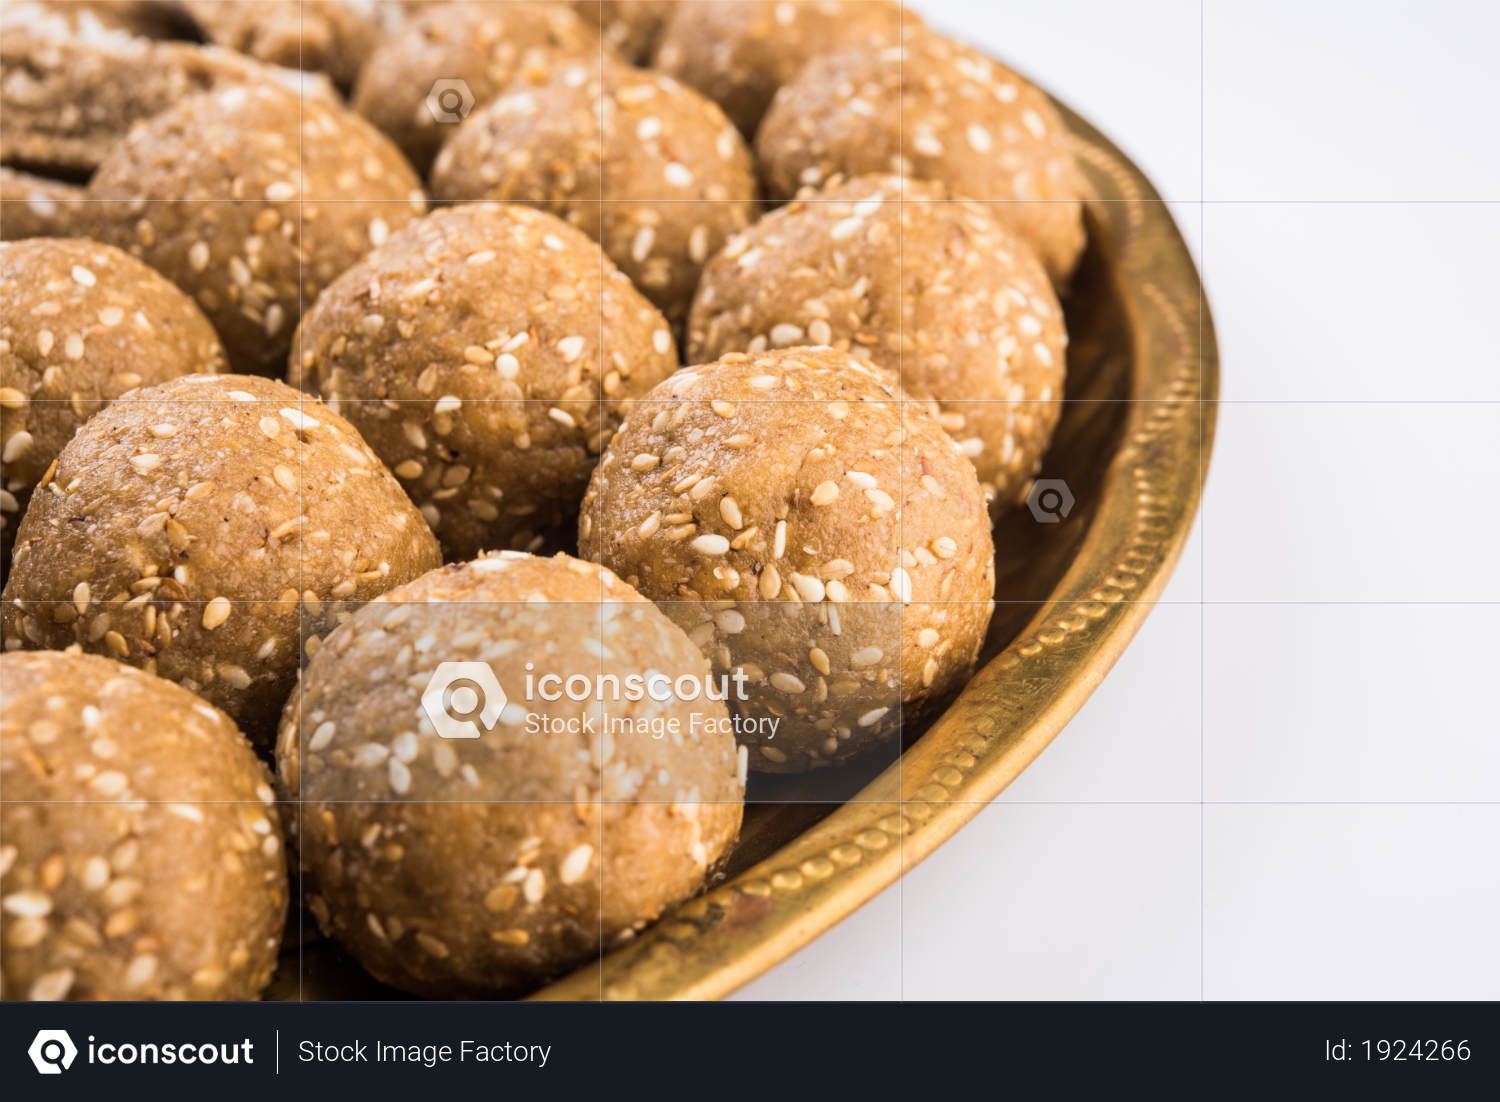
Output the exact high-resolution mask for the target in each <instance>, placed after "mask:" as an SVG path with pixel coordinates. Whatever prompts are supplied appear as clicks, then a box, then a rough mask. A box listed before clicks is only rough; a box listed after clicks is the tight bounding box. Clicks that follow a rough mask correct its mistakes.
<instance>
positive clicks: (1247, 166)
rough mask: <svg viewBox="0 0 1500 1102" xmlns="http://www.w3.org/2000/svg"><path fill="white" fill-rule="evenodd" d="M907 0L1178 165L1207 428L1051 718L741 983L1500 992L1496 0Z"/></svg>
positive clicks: (909, 989)
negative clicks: (1134, 574)
mask: <svg viewBox="0 0 1500 1102" xmlns="http://www.w3.org/2000/svg"><path fill="white" fill-rule="evenodd" d="M913 6H914V7H915V8H916V9H917V10H918V11H920V12H921V13H922V15H923V16H924V17H925V18H926V19H927V21H928V22H929V23H930V24H932V25H933V26H935V27H936V28H938V29H940V30H943V31H945V32H946V33H949V34H952V35H954V36H955V37H959V38H963V39H966V40H968V41H970V42H972V43H974V44H975V45H978V46H979V47H981V48H983V49H985V50H986V51H988V52H990V53H992V54H994V55H995V56H997V57H999V58H1001V59H1002V60H1005V61H1007V62H1008V63H1010V64H1012V65H1013V66H1014V67H1016V68H1017V69H1019V70H1020V71H1022V72H1023V73H1025V74H1027V75H1028V76H1030V77H1032V78H1033V79H1034V80H1036V81H1037V82H1038V83H1040V84H1041V85H1043V86H1044V87H1045V88H1047V89H1048V90H1049V91H1050V92H1052V93H1053V94H1054V95H1056V96H1058V97H1059V98H1061V99H1063V100H1064V101H1066V102H1067V103H1068V104H1069V105H1070V106H1071V107H1073V108H1074V109H1075V110H1077V111H1079V112H1080V113H1081V114H1083V115H1084V116H1085V117H1086V118H1088V119H1089V120H1090V121H1091V122H1093V123H1094V124H1095V125H1096V126H1098V127H1099V128H1100V129H1101V130H1102V131H1103V132H1104V133H1106V134H1108V135H1109V136H1110V137H1111V138H1112V140H1114V141H1115V143H1116V144H1117V145H1119V146H1120V147H1121V148H1122V149H1123V150H1124V151H1125V152H1126V153H1127V154H1128V155H1129V156H1131V157H1132V158H1133V159H1134V160H1135V161H1136V163H1137V164H1138V165H1140V167H1141V168H1142V169H1143V170H1144V171H1145V172H1146V174H1147V175H1148V176H1149V177H1150V178H1151V179H1152V181H1153V182H1154V183H1155V184H1156V187H1157V189H1158V190H1159V191H1160V192H1161V194H1162V195H1163V196H1165V197H1166V199H1167V200H1168V201H1169V202H1170V204H1171V207H1172V212H1173V214H1174V216H1175V217H1176V218H1177V220H1178V224H1179V225H1180V226H1181V228H1182V230H1183V233H1184V235H1185V236H1186V237H1187V239H1188V240H1189V242H1190V243H1191V245H1192V247H1193V249H1194V252H1195V255H1196V256H1197V257H1198V259H1199V264H1200V269H1201V271H1202V272H1203V275H1204V282H1205V285H1206V288H1207V294H1208V297H1209V301H1210V304H1211V307H1212V309H1213V313H1214V317H1215V321H1216V323H1217V326H1218V337H1219V349H1220V353H1221V356H1222V363H1223V399H1224V400H1223V403H1222V404H1221V406H1220V408H1219V438H1218V443H1217V446H1216V449H1215V452H1214V455H1213V460H1212V466H1211V469H1210V475H1209V479H1208V486H1207V493H1206V497H1205V502H1204V506H1203V510H1202V512H1201V514H1200V516H1199V521H1198V525H1197V528H1196V530H1195V532H1194V535H1193V537H1192V539H1191V541H1190V542H1189V544H1188V548H1187V551H1186V554H1185V556H1184V560H1183V562H1182V565H1181V566H1180V567H1179V568H1178V571H1177V574H1176V575H1175V576H1174V578H1173V580H1172V582H1171V584H1170V586H1169V587H1168V589H1167V592H1166V594H1165V596H1164V597H1163V599H1162V601H1161V603H1160V604H1159V605H1158V606H1157V608H1156V609H1155V611H1154V612H1153V613H1152V615H1151V617H1150V619H1149V620H1148V622H1147V623H1146V625H1145V627H1144V628H1143V629H1142V631H1141V633H1140V635H1139V636H1138V637H1137V639H1136V641H1135V642H1134V643H1133V644H1132V645H1131V647H1130V649H1129V650H1128V651H1127V652H1126V654H1125V656H1124V657H1123V658H1122V659H1121V661H1120V663H1119V664H1118V665H1117V666H1116V668H1115V670H1114V672H1113V673H1112V674H1111V675H1110V676H1109V678H1108V679H1107V680H1106V681H1105V683H1104V685H1103V686H1102V687H1101V688H1100V689H1099V691H1098V692H1097V693H1096V694H1095V695H1094V697H1093V698H1092V699H1091V700H1090V701H1089V703H1088V704H1087V705H1086V706H1085V707H1084V708H1083V710H1082V711H1081V712H1080V713H1079V715H1078V717H1077V718H1076V719H1075V720H1074V721H1073V723H1072V724H1071V725H1070V726H1069V727H1068V728H1067V730H1065V731H1064V732H1063V733H1062V734H1061V735H1060V736H1059V737H1058V739H1057V741H1056V742H1055V743H1054V744H1053V745H1052V747H1051V748H1049V749H1048V750H1047V751H1046V752H1045V753H1044V754H1043V755H1042V756H1041V757H1040V758H1039V759H1038V760H1037V762H1036V763H1035V764H1034V765H1032V766H1031V768H1030V769H1029V770H1027V772H1026V773H1025V774H1023V775H1022V776H1021V778H1020V779H1019V780H1018V781H1017V782H1016V783H1015V784H1013V785H1012V786H1011V787H1010V789H1008V790H1007V791H1006V792H1004V793H1003V794H1002V795H1001V796H1000V797H999V799H997V800H996V801H995V803H994V804H993V805H991V806H990V807H988V808H986V809H985V810H984V811H983V812H982V813H981V814H980V815H979V816H978V817H977V818H976V819H975V820H974V821H973V822H972V823H971V824H970V825H969V826H968V827H966V828H965V829H964V830H963V831H962V832H961V833H959V835H958V836H957V837H955V838H954V839H953V840H952V841H950V842H949V843H948V844H946V845H945V846H943V847H942V848H941V849H940V850H938V852H937V853H936V854H935V855H934V856H933V857H931V858H930V859H929V860H928V861H927V862H926V863H925V864H923V865H921V866H920V867H919V868H918V869H916V871H915V872H913V873H912V874H911V875H910V876H908V877H907V878H906V879H905V880H904V881H903V882H902V883H900V884H898V885H897V886H894V887H892V888H891V889H890V890H888V891H887V892H885V893H884V894H883V895H881V896H880V897H879V898H877V899H876V900H874V901H873V902H871V903H870V904H869V905H868V906H866V907H865V908H864V909H863V910H861V911H859V912H858V913H856V914H855V915H853V916H852V917H851V918H849V919H848V920H847V921H845V922H844V923H843V924H841V925H840V926H838V927H836V928H835V929H834V930H832V931H830V932H829V933H828V934H826V935H825V936H823V937H822V938H820V939H819V940H818V941H817V942H815V943H814V944H813V945H811V946H810V947H808V948H807V949H805V950H803V951H802V952H801V953H798V954H797V955H796V956H794V957H793V958H791V959H790V960H788V961H786V962H784V963H783V964H782V965H781V966H780V967H778V968H776V969H775V970H773V971H772V972H770V973H768V974H767V975H765V976H763V977H762V978H761V979H759V980H757V981H756V982H754V983H753V984H751V985H750V986H749V987H747V988H745V989H744V990H743V991H741V992H740V993H739V995H738V996H737V997H739V998H758V999H767V998H771V999H847V998H870V999H896V998H907V999H1190V1000H1191V999H1277V998H1287V999H1385V998H1389V999H1495V998H1500V937H1496V936H1495V935H1496V925H1495V923H1496V915H1497V914H1500V703H1497V692H1496V687H1497V686H1500V632H1497V631H1496V628H1495V622H1496V613H1497V611H1500V569H1497V567H1500V333H1497V325H1496V318H1497V310H1500V261H1497V258H1500V138H1497V135H1500V65H1497V64H1496V63H1495V59H1494V56H1493V52H1494V49H1495V47H1496V44H1497V43H1500V4H1493V3H1472V4H1441V3H1390V4H1349V3H1337V4H1317V3H1297V4H1271V3H1255V4H1232V3H1207V4H1203V5H1200V4H1198V3H1178V2H1161V3H1138V2H1137V3H1130V2H1118V0H1115V2H1110V3H1104V4H1099V3H1067V2H1050V3H1004V2H999V0H914V3H913Z"/></svg>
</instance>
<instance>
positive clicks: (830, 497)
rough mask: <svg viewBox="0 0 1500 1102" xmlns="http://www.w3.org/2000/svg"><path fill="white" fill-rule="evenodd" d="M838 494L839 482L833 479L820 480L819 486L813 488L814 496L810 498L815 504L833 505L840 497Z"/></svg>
mask: <svg viewBox="0 0 1500 1102" xmlns="http://www.w3.org/2000/svg"><path fill="white" fill-rule="evenodd" d="M838 496H839V488H838V484H837V483H835V482H831V481H830V482H820V483H819V484H818V486H817V488H816V489H814V490H813V492H812V496H811V497H810V498H809V499H808V500H810V501H811V502H812V503H813V504H814V505H820V506H821V505H831V504H833V502H834V501H835V500H836V499H837V498H838Z"/></svg>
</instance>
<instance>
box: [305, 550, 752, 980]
mask: <svg viewBox="0 0 1500 1102" xmlns="http://www.w3.org/2000/svg"><path fill="white" fill-rule="evenodd" d="M455 663H464V664H467V668H462V667H459V668H455V667H454V665H453V664H455ZM476 667H477V670H478V671H481V672H476ZM449 671H452V672H449ZM656 671H663V673H662V674H657V678H658V679H657V680H655V681H653V682H652V686H651V687H650V689H649V691H644V692H643V691H641V688H642V687H643V686H644V684H645V681H646V679H647V678H649V677H651V675H653V674H656ZM662 677H670V678H671V679H672V681H673V684H674V685H676V686H683V681H684V679H687V680H689V681H692V682H693V683H694V688H695V690H696V689H697V688H699V687H704V684H705V680H706V679H707V678H708V677H709V667H708V663H707V662H705V661H704V660H703V657H702V656H701V655H700V654H699V653H698V650H697V648H695V647H694V646H693V644H692V643H691V642H689V640H688V639H687V637H686V636H685V635H683V633H682V631H681V630H680V629H679V628H678V627H676V626H675V625H674V624H673V623H672V622H671V621H670V620H668V619H667V617H666V616H664V615H663V614H662V612H661V611H660V610H658V609H657V608H656V607H655V606H654V605H652V604H651V602H649V601H647V600H645V599H644V598H643V597H641V596H640V594H638V593H636V592H635V590H633V589H631V588H630V587H629V586H627V585H625V584H624V583H623V582H621V581H620V580H619V579H618V578H616V577H615V576H614V575H613V574H611V573H610V572H609V571H607V570H601V569H600V568H599V567H598V566H596V565H594V564H592V563H586V562H580V561H579V560H577V559H571V558H568V557H567V556H564V555H559V556H557V557H556V558H550V559H543V558H533V557H531V556H529V555H525V554H522V553H520V552H514V551H502V552H497V553H495V554H492V555H489V556H486V557H483V558H480V559H477V560H476V561H474V562H471V563H467V564H463V565H453V566H448V567H445V568H443V569H442V570H437V571H433V572H432V573H430V574H427V575H426V576H424V577H422V578H419V579H417V580H416V581H415V582H412V583H411V584H410V585H406V586H402V587H401V588H400V589H397V590H394V591H392V592H391V593H389V594H387V595H386V596H385V597H383V598H381V599H380V600H379V601H377V602H375V603H374V604H371V605H368V606H366V607H365V608H363V609H361V610H360V611H359V612H358V613H356V614H355V616H354V617H353V619H352V620H351V621H350V622H349V623H347V624H345V625H344V626H343V627H341V628H340V629H339V630H338V631H337V632H335V633H334V634H333V635H332V636H331V637H330V638H329V641H328V645H327V646H325V647H324V648H322V649H321V650H320V651H319V652H318V654H317V655H316V656H315V657H314V658H313V660H312V663H311V665H310V666H309V667H308V669H307V673H306V675H305V677H304V680H303V690H302V692H301V693H299V694H298V695H297V696H296V697H294V698H293V700H292V701H291V703H289V705H288V707H287V715H286V718H285V719H284V721H283V723H282V729H281V737H280V739H279V741H278V746H277V761H278V768H279V772H280V776H281V781H282V785H283V786H284V788H285V789H286V790H287V791H288V792H289V793H290V794H292V795H293V796H294V797H295V798H297V799H298V800H300V801H301V803H302V806H303V807H304V808H305V811H304V813H303V822H304V823H305V824H306V829H305V830H304V831H303V834H302V838H301V843H300V852H301V856H302V861H303V866H304V869H305V871H306V873H307V876H308V883H309V890H310V891H311V892H312V894H311V895H310V897H309V899H308V906H309V908H310V909H311V910H312V912H313V914H314V915H315V916H316V918H317V919H318V922H319V924H320V926H321V927H322V928H323V929H324V931H325V932H327V933H329V934H331V935H333V936H335V937H338V938H339V939H340V940H341V941H342V942H343V943H344V944H345V945H346V946H347V947H348V948H349V950H350V951H351V952H352V953H353V954H354V956H355V957H356V958H358V959H359V961H360V962H361V963H362V964H364V966H365V967H366V968H368V969H369V970H370V971H371V972H372V973H373V974H374V975H375V976H376V977H377V978H379V979H381V980H383V981H384V982H386V983H390V984H393V985H395V986H397V987H400V988H402V989H403V990H406V991H410V992H414V993H416V994H419V995H426V996H430V997H437V998H454V997H493V996H495V995H504V994H519V993H522V992H524V991H525V990H527V989H529V988H534V987H536V986H537V985H539V984H541V983H542V982H544V981H545V980H547V979H549V978H551V977H553V976H556V975H558V974H560V973H562V972H565V971H567V970H569V969H571V968H573V967H575V966H577V965H579V964H581V963H584V962H586V961H587V960H588V959H590V958H591V957H593V958H596V959H597V956H598V953H599V951H600V949H601V946H610V945H613V944H616V943H618V942H619V940H620V939H622V938H626V939H628V938H629V937H631V936H633V935H634V933H635V932H636V931H638V930H640V929H642V928H644V927H645V925H646V924H647V923H648V922H650V921H652V920H653V919H655V918H656V917H657V916H658V915H660V914H661V913H662V912H663V911H664V910H666V909H667V908H668V907H671V906H672V905H673V904H675V903H677V902H679V901H681V900H683V899H685V898H687V897H688V896H689V895H691V894H692V893H693V892H694V891H696V890H698V888H699V887H700V886H701V885H702V883H703V879H704V876H705V874H706V872H707V871H708V869H709V868H710V867H711V866H712V865H713V864H714V863H715V862H716V861H717V860H718V859H719V857H720V856H721V855H722V854H723V853H724V852H725V850H726V848H727V847H728V846H729V844H730V843H731V842H732V841H733V840H734V837H735V835H736V833H737V831H738V830H739V825H740V816H741V812H742V809H743V799H744V777H743V775H742V773H741V771H740V754H739V753H738V752H737V750H736V747H735V741H734V734H733V726H732V720H731V718H730V715H729V712H728V710H727V709H726V707H725V705H724V703H723V701H722V700H721V699H713V700H710V699H705V698H704V697H703V696H700V695H699V693H698V692H697V691H694V692H693V693H692V694H691V695H690V694H689V693H688V692H687V689H686V687H685V686H683V687H681V688H675V689H671V690H668V691H662V686H663V681H662V680H660V678H662ZM632 684H636V685H637V688H636V689H635V690H634V691H633V690H632V688H631V686H632ZM726 684H727V683H726ZM533 685H535V691H533ZM432 686H437V688H436V689H435V690H434V689H433V688H432ZM724 688H725V685H724V684H721V685H718V686H715V687H714V691H715V693H716V694H717V695H718V696H720V697H722V695H723V692H722V690H723V689H724ZM731 691H732V688H731ZM434 692H435V693H436V694H437V697H436V698H433V693H434ZM632 696H635V697H637V699H634V700H632V699H631V697H632ZM695 697H696V698H697V699H694V698H695ZM428 698H432V703H431V707H430V708H429V707H428V706H426V705H424V704H423V700H424V699H428ZM465 698H467V699H465ZM431 709H439V711H438V715H437V717H436V718H437V719H438V721H440V722H442V723H443V724H444V729H443V731H440V730H439V729H438V728H436V727H435V726H434V718H433V716H432V711H431ZM449 725H452V726H451V727H450V726H449ZM458 728H462V729H458ZM444 731H446V736H445V734H444Z"/></svg>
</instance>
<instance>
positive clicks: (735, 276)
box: [688, 176, 1068, 509]
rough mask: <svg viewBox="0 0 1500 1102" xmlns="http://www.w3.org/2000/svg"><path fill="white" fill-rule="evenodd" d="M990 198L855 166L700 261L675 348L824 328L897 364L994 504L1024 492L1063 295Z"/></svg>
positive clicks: (1060, 348) (1058, 371) (809, 340)
mask: <svg viewBox="0 0 1500 1102" xmlns="http://www.w3.org/2000/svg"><path fill="white" fill-rule="evenodd" d="M993 210H994V207H993V205H990V204H981V203H971V202H967V201H963V200H957V199H954V198H953V196H952V195H950V194H949V193H948V191H947V190H946V189H945V188H944V187H943V186H942V185H941V184H934V183H926V182H921V181H915V180H903V179H900V178H898V177H894V176H860V177H857V178H856V179H854V180H852V181H850V182H848V183H845V184H842V185H839V186H837V187H832V188H828V189H825V190H824V191H822V192H819V193H818V194H817V195H816V196H815V197H814V198H813V199H812V200H810V201H806V202H804V201H801V200H798V201H795V202H793V203H792V204H791V205H789V206H786V207H782V208H781V209H780V210H777V211H775V212H774V213H772V214H771V215H769V216H767V217H766V218H764V219H762V220H761V221H759V222H757V223H756V224H755V225H753V226H751V227H750V229H749V230H748V231H747V232H745V233H744V234H742V235H740V236H739V237H738V238H736V239H735V241H734V243H733V245H732V246H731V247H730V248H727V249H725V250H724V252H722V253H720V254H719V255H718V256H717V257H715V258H714V260H713V261H712V263H710V264H709V266H708V269H707V270H706V271H705V273H704V276H703V281H702V283H701V284H700V285H699V288H698V294H697V298H696V299H695V300H694V304H693V313H692V315H691V318H690V320H689V323H688V361H689V362H690V363H701V362H705V361H708V360H714V359H717V358H718V357H720V356H722V355H724V354H725V353H726V352H751V353H758V352H762V351H764V350H765V349H766V348H768V347H778V346H786V345H795V344H829V345H833V346H834V347H835V348H838V349H841V350H843V351H845V352H850V353H852V354H853V355H855V356H858V357H860V358H861V359H868V360H872V361H874V362H875V363H877V364H880V365H881V366H883V367H887V368H890V369H891V370H892V371H895V372H898V373H899V374H900V378H901V383H902V387H903V389H904V390H905V391H906V393H907V394H908V395H909V396H911V397H912V398H916V399H918V400H920V401H925V402H928V403H930V404H931V406H932V412H933V414H934V415H935V417H936V418H937V421H938V423H939V424H940V425H942V427H943V428H944V429H946V430H947V431H948V434H949V435H950V436H951V437H952V438H953V439H954V441H955V442H956V443H957V444H958V446H959V447H960V448H961V449H962V450H963V453H964V454H965V455H966V456H968V457H969V459H970V460H972V461H973V463H974V467H975V469H976V471H977V472H978V474H979V480H980V482H981V483H983V484H984V486H985V489H986V492H987V493H989V494H990V495H991V496H992V497H993V499H994V502H995V506H996V508H997V509H999V508H1000V507H1002V506H1009V505H1011V504H1013V503H1014V502H1015V501H1016V500H1017V499H1018V498H1024V496H1025V494H1026V491H1027V490H1028V489H1029V487H1030V485H1031V480H1032V478H1033V476H1034V475H1035V473H1036V471H1037V469H1038V468H1039V466H1040V464H1041V457H1042V454H1043V453H1044V452H1045V451H1046V450H1047V445H1048V443H1049V442H1050V441H1051V439H1052V430H1053V429H1054V428H1055V427H1056V425H1057V418H1058V415H1059V412H1060V410H1061V407H1062V402H1061V398H1062V393H1063V376H1064V370H1065V354H1066V348H1067V343H1068V337H1067V332H1066V331H1065V329H1064V327H1063V315H1062V309H1061V307H1059V305H1058V302H1057V296H1056V295H1055V294H1054V293H1053V291H1052V285H1051V284H1050V283H1049V282H1048V280H1047V273H1046V272H1045V271H1044V270H1043V268H1042V265H1041V262H1040V261H1038V260H1037V259H1036V256H1035V254H1033V253H1032V251H1031V249H1030V248H1029V247H1028V246H1027V245H1025V244H1024V243H1023V242H1021V241H1020V240H1019V239H1017V238H1016V237H1015V236H1014V235H1012V234H1011V233H1010V232H1009V231H1008V230H1006V229H1005V228H1004V227H1003V226H1001V225H1000V224H999V223H998V222H997V221H995V219H994V217H993V213H992V212H993Z"/></svg>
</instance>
